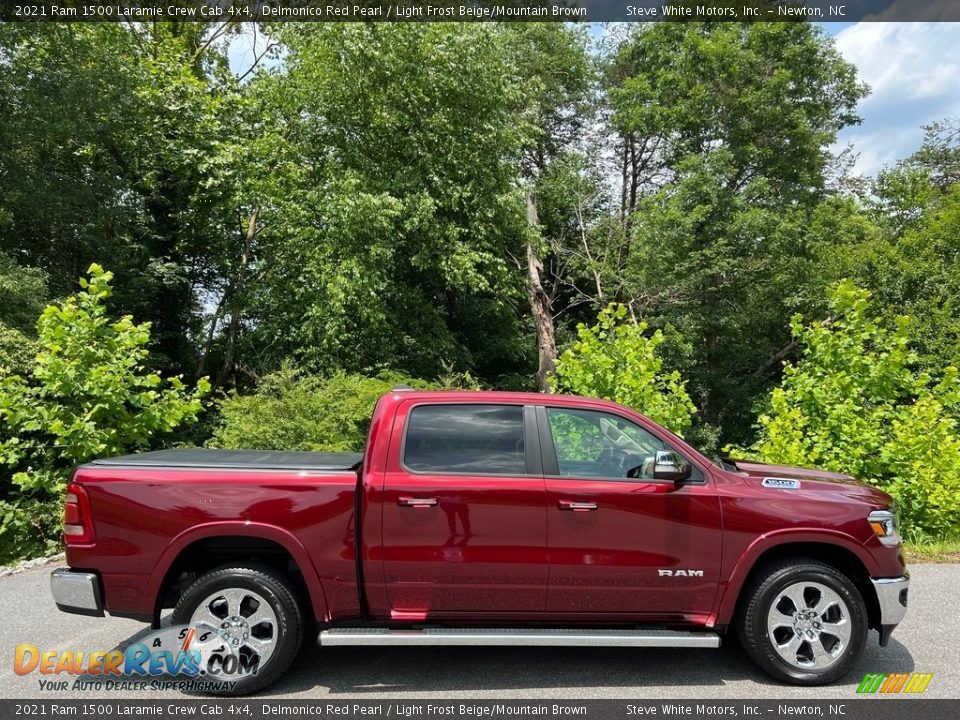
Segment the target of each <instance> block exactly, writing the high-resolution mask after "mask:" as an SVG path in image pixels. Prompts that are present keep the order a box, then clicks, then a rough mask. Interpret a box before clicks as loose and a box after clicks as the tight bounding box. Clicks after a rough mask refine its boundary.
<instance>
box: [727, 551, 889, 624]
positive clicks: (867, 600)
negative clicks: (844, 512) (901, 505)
mask: <svg viewBox="0 0 960 720" xmlns="http://www.w3.org/2000/svg"><path fill="white" fill-rule="evenodd" d="M763 540H764V539H763V538H761V539H760V540H758V541H757V542H755V543H754V544H753V545H752V546H751V547H750V549H749V550H748V551H747V552H746V553H744V555H743V557H741V558H740V561H739V562H738V563H737V565H736V567H735V568H734V571H733V572H732V573H731V575H730V580H729V581H728V583H727V585H726V588H725V590H724V592H723V594H722V597H721V600H720V607H719V610H718V613H717V623H716V624H717V625H718V626H720V627H726V626H728V625H730V624H731V623H732V622H733V619H734V617H735V616H736V612H737V610H738V609H739V607H740V604H741V603H742V602H743V600H744V598H743V597H742V595H743V590H744V588H746V587H748V586H749V581H750V579H751V578H752V577H753V576H754V575H755V574H756V573H757V572H758V571H760V570H762V568H763V567H764V566H765V565H767V564H769V563H770V562H773V561H776V560H780V559H783V558H788V557H798V558H810V559H812V560H819V561H820V562H823V563H826V564H827V565H830V566H831V567H833V568H834V569H836V570H837V571H838V572H840V573H842V574H844V575H845V576H847V577H849V578H850V579H851V580H852V581H853V583H854V585H856V587H857V590H859V591H860V595H861V596H862V597H863V601H864V604H865V605H866V607H867V617H868V621H869V626H870V627H871V628H878V627H879V625H880V603H879V600H878V599H877V593H876V591H875V590H874V588H873V584H872V583H871V582H870V577H871V573H875V572H876V567H875V563H874V561H873V558H872V557H870V554H869V553H867V552H866V550H864V548H863V547H862V546H861V545H858V544H857V543H856V542H855V541H854V540H853V539H852V538H847V536H845V535H843V534H842V533H836V534H835V535H833V536H829V537H824V536H823V535H822V534H819V535H812V536H811V535H808V534H805V533H804V534H801V533H797V534H793V533H783V534H782V535H779V536H777V537H776V538H769V539H768V540H767V541H766V542H764V541H763Z"/></svg>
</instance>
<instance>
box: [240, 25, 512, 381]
mask: <svg viewBox="0 0 960 720" xmlns="http://www.w3.org/2000/svg"><path fill="white" fill-rule="evenodd" d="M278 37H279V39H280V40H281V41H282V42H283V43H284V46H285V48H286V55H285V59H284V67H283V70H282V72H277V73H275V74H271V75H268V76H265V77H263V78H262V79H261V82H260V83H259V84H260V85H261V87H260V90H259V91H260V92H263V93H265V94H266V95H267V96H269V98H270V100H269V104H270V105H271V106H272V107H273V108H274V110H275V112H276V113H277V115H278V119H277V121H276V122H275V124H274V125H272V127H273V131H274V132H275V135H274V136H273V139H272V142H273V147H274V148H275V154H274V160H273V166H274V167H275V168H277V176H276V178H275V180H274V182H273V185H274V188H273V190H272V197H271V198H270V203H269V204H270V207H269V208H268V209H267V210H265V214H264V218H263V221H264V223H265V226H266V227H265V229H264V230H263V231H262V232H260V233H259V235H258V238H257V248H256V252H257V256H256V259H255V261H254V262H253V264H252V266H251V269H252V271H253V273H252V274H253V276H254V277H255V282H254V283H252V284H251V285H250V287H249V296H250V304H249V313H248V317H249V319H250V321H251V322H250V325H251V327H252V328H253V330H252V331H251V332H250V333H249V340H250V342H251V346H250V347H251V351H250V355H251V356H254V357H256V356H257V354H258V353H260V354H263V353H264V349H267V350H266V351H267V352H269V353H270V354H271V355H272V356H273V358H274V359H275V363H276V364H279V362H278V361H279V360H280V359H282V358H284V357H290V358H294V359H296V361H297V363H298V364H300V365H303V366H304V367H305V368H307V369H308V370H310V371H313V372H320V373H325V374H329V373H332V372H334V371H336V370H338V369H343V370H345V371H355V372H364V373H369V374H375V373H377V372H379V371H380V370H382V369H385V368H386V369H395V370H398V371H403V372H405V373H408V374H412V375H415V376H420V377H433V376H435V375H437V374H438V373H439V372H441V371H442V369H443V368H444V367H446V366H452V367H454V368H455V369H457V370H461V371H463V370H469V371H471V372H475V373H477V374H479V375H481V376H483V377H486V378H491V379H492V378H496V377H497V376H498V375H501V374H504V373H507V372H515V371H517V370H518V369H520V368H524V367H525V365H526V364H527V358H528V357H529V350H528V349H527V348H526V346H525V344H524V343H523V327H522V325H521V320H520V315H519V313H518V312H517V304H518V303H519V302H522V297H523V296H522V294H521V293H522V285H521V284H520V282H519V281H518V278H516V276H515V273H514V272H512V271H511V268H510V260H509V258H510V257H511V256H513V257H517V256H519V255H520V248H522V245H521V243H522V240H523V235H524V216H523V207H522V202H521V199H520V197H519V194H518V192H517V187H516V178H517V174H518V172H517V167H518V161H519V153H520V148H521V140H522V136H523V131H524V127H523V124H522V123H517V122H516V115H515V112H514V111H515V108H516V107H517V106H518V105H519V104H520V98H519V90H518V83H517V77H516V72H517V71H516V68H514V67H513V66H512V65H511V64H510V63H509V59H508V57H507V54H506V53H505V51H504V43H503V41H502V39H501V36H500V34H498V33H497V32H496V30H495V29H494V28H493V27H492V26H489V25H484V24H467V25H450V24H445V23H430V24H425V25H415V24H405V23H403V24H392V25H391V24H353V23H335V24H323V23H309V24H304V25H297V26H294V25H289V24H287V25H284V26H283V27H282V28H279V29H278Z"/></svg>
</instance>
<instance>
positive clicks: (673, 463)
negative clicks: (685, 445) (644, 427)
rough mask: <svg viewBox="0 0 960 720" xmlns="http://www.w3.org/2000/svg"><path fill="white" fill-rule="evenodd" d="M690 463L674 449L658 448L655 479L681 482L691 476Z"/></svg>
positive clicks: (654, 471)
mask: <svg viewBox="0 0 960 720" xmlns="http://www.w3.org/2000/svg"><path fill="white" fill-rule="evenodd" d="M691 472H692V469H691V467H690V464H689V463H688V462H687V461H686V460H684V459H683V458H682V457H681V456H680V455H679V454H678V453H675V452H674V451H673V450H657V456H656V460H655V461H654V466H653V479H654V480H666V481H669V482H680V481H681V480H686V479H687V478H689V477H690V473H691Z"/></svg>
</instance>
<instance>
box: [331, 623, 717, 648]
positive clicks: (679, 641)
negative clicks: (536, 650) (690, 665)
mask: <svg viewBox="0 0 960 720" xmlns="http://www.w3.org/2000/svg"><path fill="white" fill-rule="evenodd" d="M317 642H318V643H319V644H320V645H322V646H324V647H331V646H338V645H518V646H519V645H532V646H537V645H541V646H588V647H597V646H602V647H689V648H716V647H720V636H719V635H717V634H716V633H711V632H691V631H686V630H659V629H650V630H580V629H559V630H558V629H540V628H533V629H526V628H446V627H443V628H440V627H437V628H416V629H404V630H391V629H390V628H334V629H332V630H324V631H323V632H321V633H320V636H319V637H318V638H317Z"/></svg>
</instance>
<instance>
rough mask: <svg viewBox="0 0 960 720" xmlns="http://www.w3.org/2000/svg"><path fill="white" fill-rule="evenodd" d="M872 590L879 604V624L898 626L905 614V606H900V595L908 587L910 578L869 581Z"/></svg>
mask: <svg viewBox="0 0 960 720" xmlns="http://www.w3.org/2000/svg"><path fill="white" fill-rule="evenodd" d="M870 582H872V583H873V589H874V590H876V592H877V601H878V602H879V603H880V624H881V625H898V624H899V623H900V621H901V620H903V618H904V616H905V615H906V614H907V606H906V605H903V604H901V602H900V593H901V592H903V591H904V590H907V589H909V587H910V576H909V575H904V576H903V577H899V578H881V579H879V580H874V579H873V578H871V579H870Z"/></svg>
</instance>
